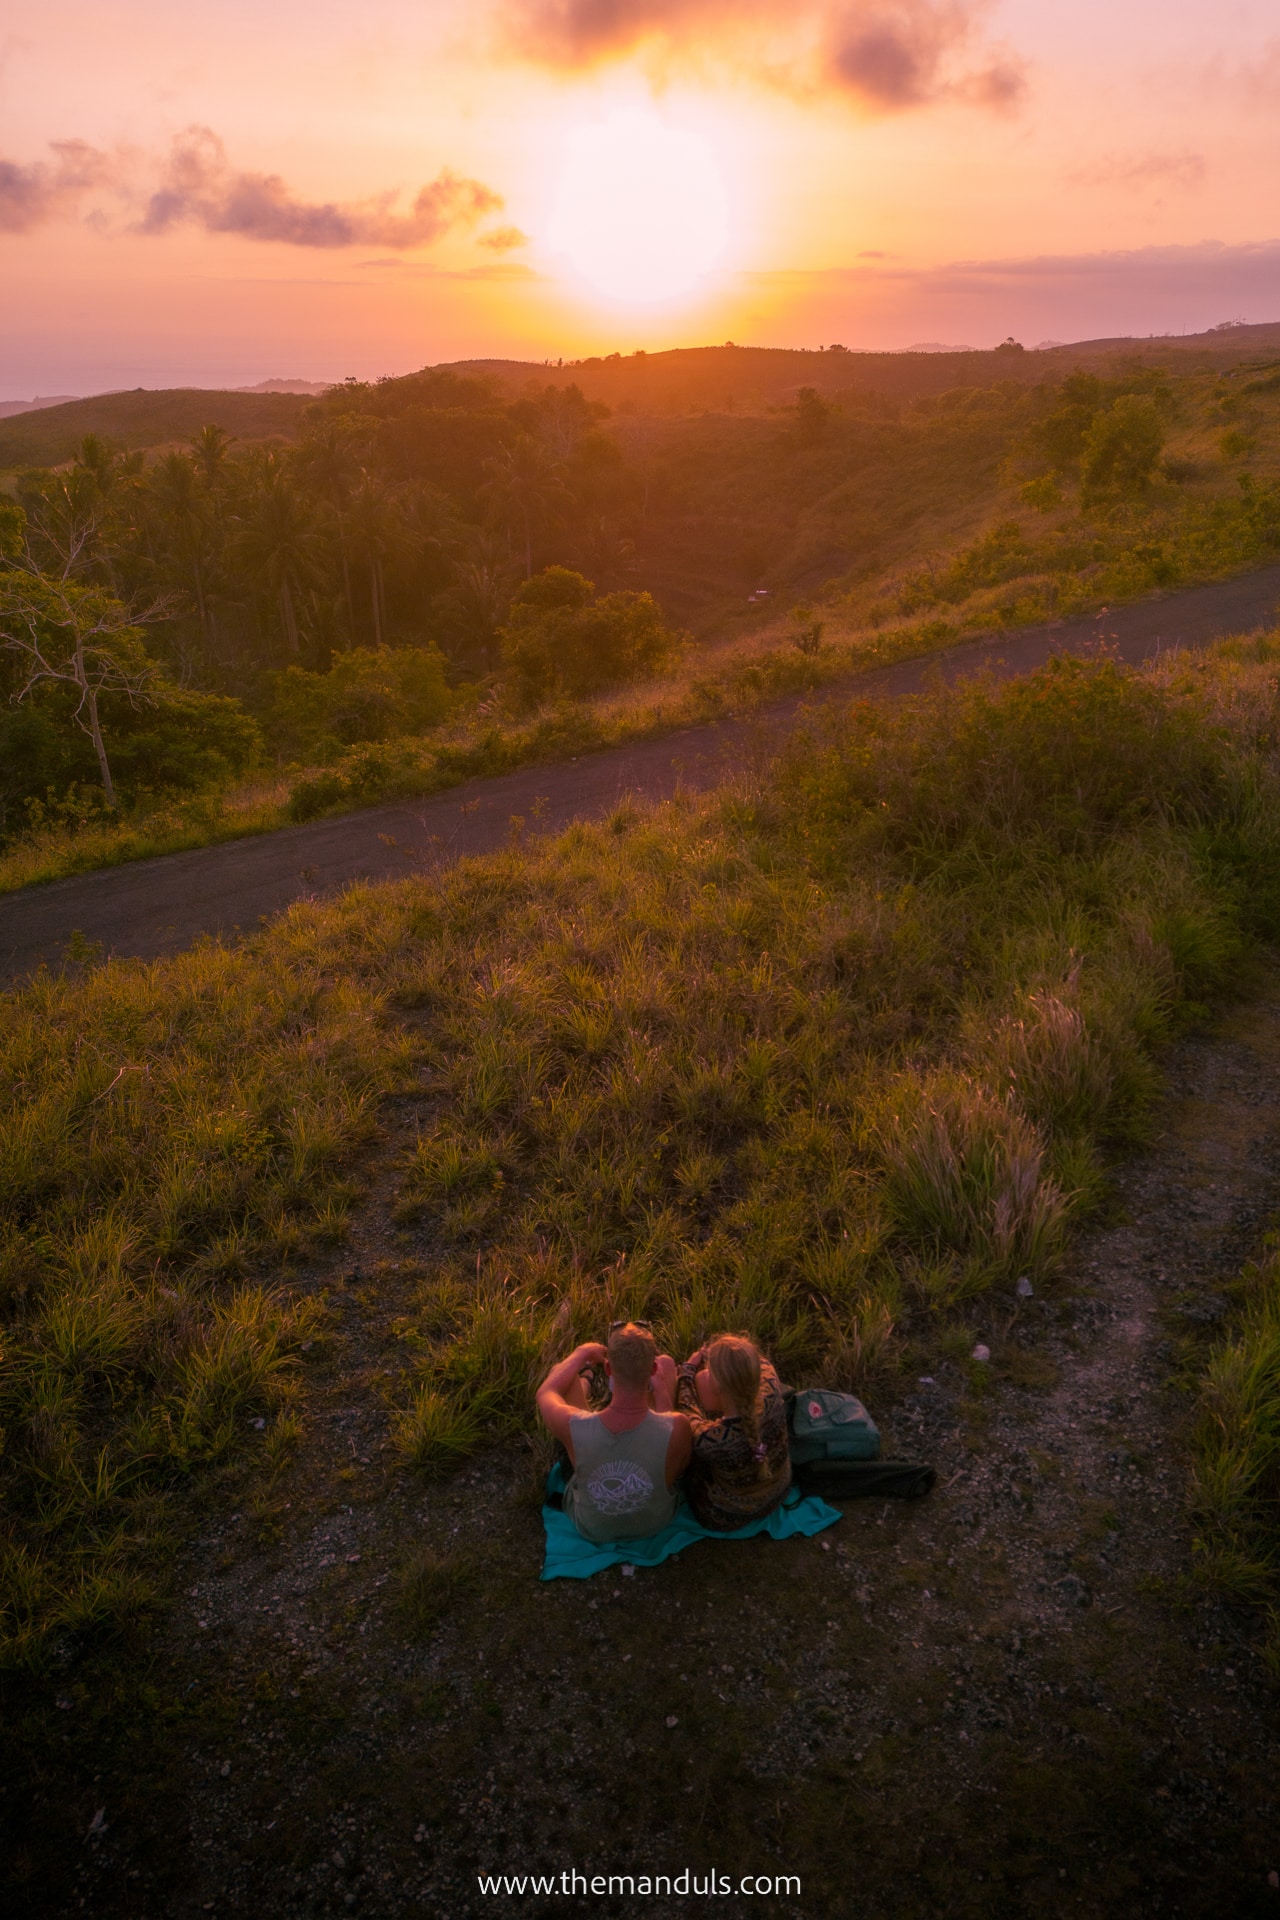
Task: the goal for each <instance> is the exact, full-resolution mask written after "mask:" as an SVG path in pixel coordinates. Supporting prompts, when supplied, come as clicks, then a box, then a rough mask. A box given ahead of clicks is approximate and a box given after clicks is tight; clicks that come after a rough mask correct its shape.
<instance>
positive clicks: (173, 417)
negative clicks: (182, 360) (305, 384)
mask: <svg viewBox="0 0 1280 1920" xmlns="http://www.w3.org/2000/svg"><path fill="white" fill-rule="evenodd" d="M308 404H309V402H308V400H307V398H306V397H305V396H304V395H300V394H292V393H226V392H221V391H219V390H218V389H216V388H205V387H174V388H169V389H164V388H162V389H159V390H158V391H153V390H151V389H150V388H146V387H138V388H136V389H135V390H133V391H132V392H129V393H99V394H95V395H94V396H93V397H92V398H91V399H88V400H71V401H68V402H67V403H66V404H65V405H63V406H59V407H41V408H40V410H39V412H35V413H23V414H18V415H16V416H14V417H12V418H10V419H8V420H5V421H3V422H0V469H5V468H9V469H11V468H14V467H50V466H56V465H57V464H58V462H59V461H62V460H70V459H71V458H72V456H73V455H74V453H75V451H76V449H77V447H78V446H79V445H80V442H81V441H82V440H83V439H84V436H85V434H86V433H101V434H106V435H107V436H108V437H109V438H110V439H112V440H114V441H115V442H116V444H117V446H121V447H126V448H128V449H130V450H132V449H133V448H136V447H159V446H164V445H165V444H166V443H168V442H169V441H174V440H190V439H191V438H192V436H193V435H194V434H197V433H199V431H200V429H201V427H203V426H206V425H208V424H209V423H210V422H211V421H212V422H216V424H217V425H218V426H220V427H225V428H226V430H227V432H228V433H231V434H234V435H235V436H236V438H237V439H238V440H265V439H269V438H270V437H271V436H272V435H279V436H280V437H281V438H282V439H292V438H293V436H294V434H295V433H296V431H297V426H298V419H299V416H300V415H301V413H302V409H303V408H304V407H305V406H307V405H308Z"/></svg>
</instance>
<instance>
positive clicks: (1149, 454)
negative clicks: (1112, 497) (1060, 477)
mask: <svg viewBox="0 0 1280 1920" xmlns="http://www.w3.org/2000/svg"><path fill="white" fill-rule="evenodd" d="M1163 448H1164V423H1163V422H1162V420H1161V418H1160V410H1159V408H1158V407H1157V406H1156V403H1155V401H1154V400H1152V399H1151V398H1150V397H1149V395H1147V394H1139V393H1127V394H1122V395H1121V397H1120V398H1119V399H1118V400H1116V401H1114V402H1113V403H1112V405H1111V406H1110V407H1108V409H1107V411H1106V412H1105V413H1099V414H1095V416H1094V418H1093V420H1092V421H1091V423H1090V425H1089V430H1088V432H1087V433H1086V434H1085V436H1084V445H1083V448H1082V452H1081V462H1080V484H1081V486H1082V487H1083V488H1084V490H1085V492H1086V493H1137V492H1140V491H1141V490H1142V488H1144V487H1145V486H1146V485H1147V484H1148V483H1149V481H1150V479H1151V476H1152V474H1153V473H1154V472H1155V470H1156V463H1157V462H1158V461H1159V458H1160V454H1161V452H1162V450H1163Z"/></svg>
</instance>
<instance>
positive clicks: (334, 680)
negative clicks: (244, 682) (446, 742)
mask: <svg viewBox="0 0 1280 1920" xmlns="http://www.w3.org/2000/svg"><path fill="white" fill-rule="evenodd" d="M453 704H454V696H453V695H452V694H451V693H450V691H449V685H448V682H447V680H446V678H445V660H444V655H443V654H442V653H441V652H440V651H439V650H438V648H436V647H430V646H428V647H397V648H391V647H378V648H373V647H353V648H352V649H351V651H350V652H349V653H342V654H339V655H338V656H337V657H336V658H335V660H334V662H333V664H332V666H331V667H330V668H329V670H328V672H327V673H309V672H308V671H307V670H306V669H305V668H304V667H286V668H285V669H284V670H283V672H280V673H273V674H272V676H271V698H270V704H269V706H268V708H267V715H266V726H267V734H268V738H269V739H270V740H271V742H272V744H273V745H274V746H275V747H276V748H277V750H278V751H279V752H281V753H282V754H284V755H285V757H286V758H288V759H290V760H300V761H309V762H311V763H312V764H313V765H324V764H327V763H328V762H330V761H332V760H336V759H337V758H338V757H339V756H340V755H341V754H342V753H343V751H344V750H345V749H346V748H347V747H354V746H362V745H365V744H366V743H368V742H371V741H375V740H390V739H392V738H394V737H395V736H397V735H407V734H415V733H425V732H426V730H427V729H428V728H429V727H434V726H438V725H439V724H440V722H441V721H442V720H443V719H444V717H445V715H446V714H447V713H448V712H449V710H450V708H451V707H452V706H453Z"/></svg>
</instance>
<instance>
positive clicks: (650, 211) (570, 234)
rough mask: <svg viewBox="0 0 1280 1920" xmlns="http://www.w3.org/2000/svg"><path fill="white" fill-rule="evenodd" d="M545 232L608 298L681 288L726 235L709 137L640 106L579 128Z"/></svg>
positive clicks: (644, 297)
mask: <svg viewBox="0 0 1280 1920" xmlns="http://www.w3.org/2000/svg"><path fill="white" fill-rule="evenodd" d="M547 237H548V240H549V242H550V244H551V247H552V248H553V250H554V251H555V252H557V253H560V254H563V255H565V256H566V257H567V258H568V260H569V262H570V264H571V265H572V266H573V267H574V268H575V269H576V271H577V272H578V273H579V274H581V276H582V278H583V279H584V280H586V281H587V282H588V283H589V284H590V285H591V286H592V287H594V288H595V290H596V291H597V292H598V293H602V294H604V295H605V296H606V297H607V298H609V299H611V300H620V301H624V302H626V303H628V304H632V303H635V304H639V303H642V302H658V301H662V300H669V299H672V298H674V297H675V296H677V295H679V294H682V293H687V292H688V291H689V289H690V288H691V287H693V286H694V285H695V284H696V283H697V281H698V280H700V279H701V278H702V276H703V275H704V274H706V273H707V272H709V271H710V269H711V268H712V267H714V266H716V265H717V264H718V263H719V261H720V259H721V257H722V255H723V253H724V250H725V246H726V244H727V241H728V216H727V211H726V205H725V191H724V181H723V178H722V176H721V172H720V168H719V166H718V164H717V161H716V158H715V155H714V154H713V152H712V150H711V147H710V146H709V144H708V143H707V141H706V140H704V139H702V138H701V137H700V136H699V135H697V134H695V133H690V132H687V131H685V130H682V129H678V128H675V127H669V126H666V125H664V124H663V122H662V121H661V120H659V119H657V118H656V117H655V116H654V115H652V114H646V113H639V112H631V113H620V114H617V115H615V116H614V117H612V118H610V119H608V120H605V121H599V122H597V123H596V124H595V125H592V126H584V127H578V128H576V129H575V130H574V131H573V132H572V133H571V134H570V135H569V137H568V140H567V142H566V152H565V159H564V168H563V172H562V174H561V178H560V185H559V192H558V195H557V199H556V203H555V208H554V211H553V213H552V218H551V224H550V229H549V232H548V236H547Z"/></svg>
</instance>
